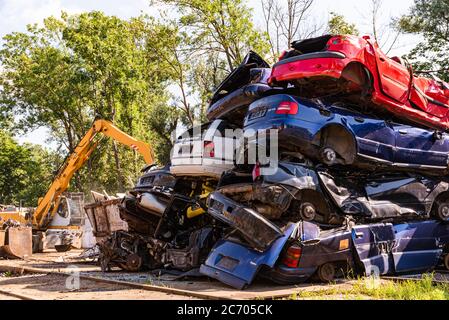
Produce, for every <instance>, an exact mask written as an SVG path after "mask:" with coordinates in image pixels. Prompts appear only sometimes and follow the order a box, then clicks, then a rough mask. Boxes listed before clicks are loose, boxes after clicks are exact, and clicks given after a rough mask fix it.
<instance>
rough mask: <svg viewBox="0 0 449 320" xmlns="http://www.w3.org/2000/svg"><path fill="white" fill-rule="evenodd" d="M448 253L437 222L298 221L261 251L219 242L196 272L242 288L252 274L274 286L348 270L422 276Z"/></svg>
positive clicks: (447, 237)
mask: <svg viewBox="0 0 449 320" xmlns="http://www.w3.org/2000/svg"><path fill="white" fill-rule="evenodd" d="M286 238H288V239H287V240H286ZM448 254H449V225H448V224H447V223H442V222H439V221H433V220H432V221H424V222H423V221H420V222H410V223H402V224H391V223H379V224H370V225H358V226H349V225H348V226H347V227H341V228H335V229H330V230H324V231H322V230H320V229H319V228H318V227H317V226H316V225H315V224H311V223H309V222H299V223H297V224H291V225H288V226H287V227H286V231H285V233H284V237H283V238H280V239H279V240H277V241H276V242H274V243H273V244H272V246H270V247H269V248H268V249H267V250H266V251H264V252H260V251H255V250H254V249H252V248H251V246H249V245H248V244H244V243H241V242H239V241H238V240H237V241H236V240H235V239H232V238H229V239H225V240H221V241H219V242H218V243H217V244H216V245H215V247H214V248H213V249H212V252H211V254H210V255H209V257H208V258H207V260H206V262H205V263H204V264H203V265H202V266H201V269H200V272H202V273H204V274H206V275H208V276H209V277H212V278H215V279H218V280H219V281H221V282H223V283H225V284H227V285H230V286H232V287H235V288H237V289H243V288H245V287H246V286H248V285H250V284H251V282H252V281H253V280H254V279H255V277H256V276H257V275H259V276H261V277H263V278H267V279H270V280H272V281H274V282H276V283H279V284H297V283H301V282H305V281H307V280H310V279H313V278H315V279H317V280H319V281H323V282H329V281H332V280H334V278H335V277H337V276H339V275H343V274H346V273H347V272H348V271H349V270H353V271H355V272H356V273H357V274H363V275H367V276H369V275H371V274H375V275H377V276H380V275H390V274H402V273H413V272H415V273H417V272H424V271H429V270H433V269H434V268H435V267H436V266H437V265H439V264H441V263H442V261H443V260H444V259H445V258H446V256H447V255H448ZM274 260H275V261H274ZM273 261H274V262H273ZM262 266H263V268H262Z"/></svg>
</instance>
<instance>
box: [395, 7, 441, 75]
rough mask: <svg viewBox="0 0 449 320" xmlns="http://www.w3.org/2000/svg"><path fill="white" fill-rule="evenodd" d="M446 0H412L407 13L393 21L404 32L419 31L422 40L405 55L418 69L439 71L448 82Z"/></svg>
mask: <svg viewBox="0 0 449 320" xmlns="http://www.w3.org/2000/svg"><path fill="white" fill-rule="evenodd" d="M448 12H449V1H447V0H426V1H424V0H415V2H414V5H413V7H412V8H411V10H410V13H409V14H407V15H405V16H403V17H401V18H400V19H399V20H397V21H395V24H396V26H397V28H398V29H399V30H401V31H403V32H406V33H411V34H420V35H422V37H423V39H424V40H423V41H422V42H421V43H420V44H419V45H418V46H417V47H416V48H414V49H413V50H412V51H411V52H410V54H409V55H408V58H409V59H410V60H412V61H413V65H414V67H415V69H417V70H441V71H440V72H438V76H439V77H440V78H442V79H444V80H446V81H449V72H448V70H449V54H448V52H449V16H448V14H447V13H448Z"/></svg>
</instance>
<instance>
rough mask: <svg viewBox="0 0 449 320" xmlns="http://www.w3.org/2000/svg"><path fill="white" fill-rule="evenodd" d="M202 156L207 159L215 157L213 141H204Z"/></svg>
mask: <svg viewBox="0 0 449 320" xmlns="http://www.w3.org/2000/svg"><path fill="white" fill-rule="evenodd" d="M203 153H204V156H205V157H207V158H214V157H215V145H214V142H213V141H204V151H203Z"/></svg>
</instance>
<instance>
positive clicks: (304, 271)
mask: <svg viewBox="0 0 449 320" xmlns="http://www.w3.org/2000/svg"><path fill="white" fill-rule="evenodd" d="M316 270H317V268H287V267H285V266H278V267H276V268H274V269H271V270H268V271H266V272H264V273H262V274H261V276H262V277H264V278H267V279H271V280H272V281H274V282H276V283H278V284H284V285H289V284H298V283H302V282H306V281H307V280H309V279H310V277H312V275H313V274H314V273H315V272H316Z"/></svg>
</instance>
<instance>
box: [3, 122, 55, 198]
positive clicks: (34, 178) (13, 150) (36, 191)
mask: <svg viewBox="0 0 449 320" xmlns="http://www.w3.org/2000/svg"><path fill="white" fill-rule="evenodd" d="M59 161H60V158H59V156H58V154H56V153H54V152H50V151H48V150H46V149H44V148H42V147H41V146H37V145H31V144H25V145H23V146H22V145H19V144H18V143H17V142H16V141H15V140H14V139H13V138H12V137H11V136H10V135H9V134H8V133H6V132H5V131H2V130H0V203H3V204H10V203H15V204H18V203H19V202H20V201H21V200H24V202H23V204H24V205H26V206H36V205H37V199H38V198H39V197H41V196H43V195H44V194H45V192H46V191H47V188H48V186H49V185H50V183H51V181H52V177H53V171H54V170H55V169H56V168H57V167H56V164H57V163H58V162H59Z"/></svg>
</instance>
